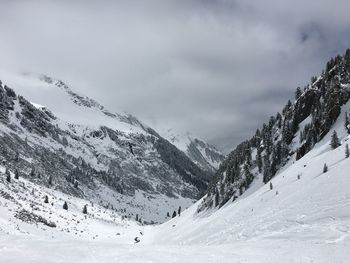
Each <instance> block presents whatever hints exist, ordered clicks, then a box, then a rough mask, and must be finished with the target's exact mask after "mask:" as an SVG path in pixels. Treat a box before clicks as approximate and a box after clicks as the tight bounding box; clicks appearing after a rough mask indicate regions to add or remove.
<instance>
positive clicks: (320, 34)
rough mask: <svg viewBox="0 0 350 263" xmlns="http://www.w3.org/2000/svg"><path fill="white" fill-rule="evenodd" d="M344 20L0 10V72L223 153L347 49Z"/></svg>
mask: <svg viewBox="0 0 350 263" xmlns="http://www.w3.org/2000/svg"><path fill="white" fill-rule="evenodd" d="M349 10H350V1H349V0H329V1H326V0H310V1H305V0H303V1H301V0H284V1H282V0H265V1H259V0H256V1H253V0H244V1H243V0H242V1H233V0H232V1H215V0H204V1H190V0H187V1H181V0H178V1H165V0H160V1H97V0H96V1H88V0H84V1H68V0H67V1H64V0H60V1H59V0H57V1H48V0H46V1H44V0H43V1H30V0H25V1H15V0H8V1H6V0H0V68H2V69H6V70H16V71H17V70H20V71H31V72H35V73H45V74H48V75H50V76H53V77H56V78H60V79H62V80H63V81H65V82H67V83H68V84H70V86H71V87H72V89H74V90H76V91H79V92H81V93H83V94H85V95H87V96H91V97H93V98H95V99H96V100H98V101H99V102H101V103H102V104H104V105H106V106H107V107H108V108H109V109H111V110H115V111H121V110H122V111H126V112H129V113H132V114H134V115H135V116H137V117H138V118H139V119H140V120H142V121H143V122H145V123H146V124H148V125H150V126H152V127H154V128H155V129H156V130H159V131H164V130H166V129H168V128H174V129H175V130H178V131H179V132H185V131H190V132H192V133H193V134H195V135H197V136H199V137H201V138H203V139H206V140H207V141H209V142H210V143H212V144H214V145H216V146H217V147H218V148H220V149H223V150H225V152H227V151H228V150H231V149H232V148H233V147H234V146H235V145H236V144H237V143H239V142H240V141H242V140H243V139H247V138H249V137H250V136H251V135H252V134H253V133H254V132H255V129H256V128H258V127H260V126H261V124H262V123H263V122H264V121H266V120H267V119H268V117H269V116H270V115H272V114H275V112H276V111H277V110H280V109H281V107H282V106H283V105H284V104H285V103H286V102H287V100H288V99H289V98H292V97H293V92H294V89H295V88H296V87H297V86H302V87H303V86H304V85H305V84H307V83H308V82H309V80H310V77H311V76H312V75H317V74H319V73H320V72H321V70H322V68H323V67H324V65H325V63H326V62H327V60H328V59H329V58H330V57H331V56H334V55H335V54H337V53H343V52H344V51H345V49H346V48H348V47H350V15H349ZM0 78H1V77H0Z"/></svg>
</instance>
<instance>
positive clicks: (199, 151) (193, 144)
mask: <svg viewBox="0 0 350 263" xmlns="http://www.w3.org/2000/svg"><path fill="white" fill-rule="evenodd" d="M162 136H163V137H164V138H166V139H167V140H168V141H170V142H171V143H172V144H174V145H175V146H176V147H177V148H178V149H180V150H181V151H183V152H184V153H185V154H186V155H187V156H188V157H189V158H190V159H191V160H192V161H193V162H194V163H196V164H197V165H198V166H200V167H201V168H202V169H204V170H207V171H212V172H215V171H217V170H218V169H219V165H220V164H221V162H222V161H223V160H224V158H225V156H224V154H223V153H222V152H220V151H219V150H217V149H216V148H215V147H214V146H212V145H210V144H208V143H207V142H204V141H203V140H201V139H198V138H196V137H194V136H193V135H192V134H191V133H189V132H187V133H185V134H179V133H176V132H174V131H173V130H172V129H169V130H167V131H166V132H165V133H164V134H162Z"/></svg>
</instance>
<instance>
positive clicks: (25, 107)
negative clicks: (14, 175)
mask: <svg viewBox="0 0 350 263" xmlns="http://www.w3.org/2000/svg"><path fill="white" fill-rule="evenodd" d="M2 81H3V82H2V83H0V99H1V103H0V104H1V105H0V150H1V153H2V155H1V161H2V162H3V163H4V164H6V167H7V168H8V169H9V170H10V171H12V172H15V171H16V170H18V172H19V173H20V174H21V176H24V177H26V178H28V179H29V180H31V181H32V182H35V183H37V184H41V185H43V186H46V187H50V188H53V189H55V190H60V191H62V192H64V193H66V194H70V195H72V196H76V197H80V198H84V199H88V200H91V201H93V202H98V203H100V204H101V205H103V206H105V207H114V208H117V209H126V210H127V211H128V213H131V214H132V215H133V218H136V215H137V214H138V215H139V219H140V218H141V219H142V222H144V223H156V222H164V221H165V220H167V219H169V217H168V216H167V213H172V212H173V211H174V210H177V209H178V207H179V206H181V207H183V208H186V207H188V206H190V205H191V204H193V203H194V202H195V201H196V200H198V199H199V198H200V197H201V196H202V195H203V193H204V191H205V190H206V188H207V184H208V181H209V179H210V178H211V177H212V174H211V172H210V171H204V170H203V169H202V168H200V167H198V166H197V165H196V164H195V163H193V162H192V161H191V160H190V159H189V158H188V157H187V156H186V155H185V154H184V153H182V152H181V151H180V150H178V149H177V148H176V147H175V146H174V145H172V144H171V143H169V142H168V141H167V140H165V139H164V138H162V137H161V136H160V135H159V134H158V133H157V132H155V131H154V130H153V129H151V128H150V127H147V126H146V125H144V124H142V123H141V122H140V121H138V120H137V119H136V118H135V117H133V116H131V115H127V114H118V113H112V112H110V111H108V110H107V109H105V108H104V107H103V106H102V105H100V104H99V103H97V102H96V101H94V100H92V99H90V98H87V97H84V96H81V95H79V94H77V93H75V92H73V91H72V89H70V88H69V87H68V86H67V85H66V84H64V83H63V82H62V81H59V80H55V79H52V78H50V77H47V76H39V77H38V76H34V75H16V74H5V76H4V78H3V79H2ZM10 85H11V86H10ZM9 87H11V88H13V89H11V88H9ZM17 92H19V93H18V94H22V92H23V94H25V95H26V96H28V98H27V97H22V96H21V95H18V94H17ZM27 99H29V100H30V101H31V102H29V101H28V100H27Z"/></svg>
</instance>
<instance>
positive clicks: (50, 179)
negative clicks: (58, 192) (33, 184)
mask: <svg viewBox="0 0 350 263" xmlns="http://www.w3.org/2000/svg"><path fill="white" fill-rule="evenodd" d="M49 185H52V175H50V176H49Z"/></svg>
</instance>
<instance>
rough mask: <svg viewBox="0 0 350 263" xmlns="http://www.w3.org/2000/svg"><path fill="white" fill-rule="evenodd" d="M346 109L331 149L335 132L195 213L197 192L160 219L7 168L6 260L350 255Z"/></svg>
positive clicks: (2, 234) (0, 208)
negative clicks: (147, 219) (151, 221)
mask: <svg viewBox="0 0 350 263" xmlns="http://www.w3.org/2000/svg"><path fill="white" fill-rule="evenodd" d="M339 119H340V120H338V122H337V123H336V124H335V129H336V130H337V132H338V135H339V138H340V140H341V146H340V147H338V148H336V149H335V150H332V149H331V147H330V146H329V142H330V138H331V132H330V133H329V134H328V135H326V136H325V137H324V139H323V140H322V141H320V142H319V143H318V144H317V145H316V146H315V147H314V149H313V150H312V151H310V152H309V153H308V154H306V155H305V156H304V157H303V158H301V159H300V160H298V161H296V162H295V163H293V161H291V162H290V163H289V164H287V165H286V166H285V168H284V169H283V170H282V171H280V172H279V173H278V174H277V175H276V176H275V177H274V178H273V180H272V185H273V189H272V190H270V186H269V184H263V183H260V182H259V181H260V180H255V181H254V183H253V185H252V186H251V187H250V190H249V191H246V192H245V193H244V194H243V195H242V196H241V197H239V198H238V199H237V200H235V201H234V202H232V201H229V202H228V203H227V204H226V205H225V206H224V207H222V208H221V209H219V210H215V211H214V210H212V211H206V212H203V213H200V214H197V213H196V210H197V206H198V204H199V202H200V201H198V202H197V203H196V204H195V205H193V206H192V207H190V208H189V209H187V210H186V211H184V212H183V213H181V215H180V216H177V217H176V218H173V219H172V220H169V221H168V222H166V223H164V224H162V225H156V226H142V225H140V224H138V223H136V222H134V221H132V220H126V219H122V218H121V216H120V215H119V214H118V212H116V211H113V210H111V209H105V208H103V207H100V206H99V205H97V204H94V205H93V206H92V204H91V203H88V206H87V207H88V209H87V210H88V214H87V215H85V214H83V213H82V208H83V206H84V205H85V204H87V202H86V201H85V200H82V199H78V198H74V197H71V196H66V195H64V194H62V193H60V192H56V191H54V190H51V189H47V188H45V187H42V186H38V185H35V184H33V183H32V182H29V181H27V180H26V179H23V178H20V179H19V180H15V179H12V180H11V183H8V182H7V181H6V176H5V175H4V173H3V172H4V169H3V172H2V176H1V183H0V186H1V190H0V193H1V195H0V196H1V197H0V255H1V257H0V262H350V253H349V251H350V187H349V186H350V176H349V175H350V159H349V158H345V154H344V151H345V145H346V143H347V140H348V135H347V134H346V132H345V131H344V129H343V126H342V120H341V118H339ZM324 163H326V164H327V166H328V168H329V170H328V172H326V173H323V165H324ZM33 189H34V190H33ZM32 192H33V193H34V195H33V194H31V193H32ZM45 195H48V199H49V203H44V198H45ZM64 201H67V203H68V210H64V209H63V208H62V205H63V203H64ZM51 202H52V203H53V205H52V204H51ZM22 210H25V211H28V212H29V213H33V214H35V215H40V216H42V217H43V218H45V220H47V221H48V222H54V223H55V225H56V227H50V226H47V225H45V224H43V223H38V222H34V223H27V222H23V221H22V220H21V219H19V217H18V216H15V215H17V214H18V212H19V211H22ZM24 218H26V217H24ZM28 218H30V216H27V220H29V219H28ZM136 237H137V240H140V242H135V238H136Z"/></svg>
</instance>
